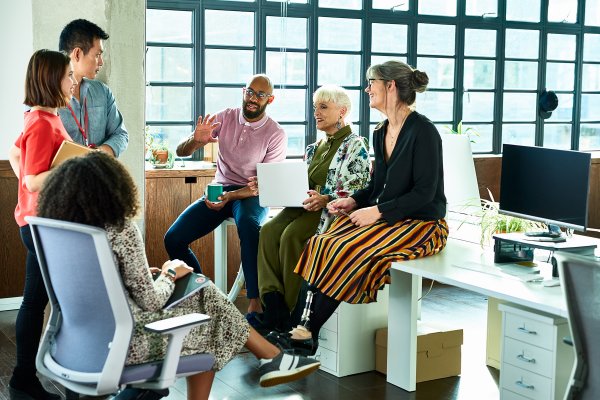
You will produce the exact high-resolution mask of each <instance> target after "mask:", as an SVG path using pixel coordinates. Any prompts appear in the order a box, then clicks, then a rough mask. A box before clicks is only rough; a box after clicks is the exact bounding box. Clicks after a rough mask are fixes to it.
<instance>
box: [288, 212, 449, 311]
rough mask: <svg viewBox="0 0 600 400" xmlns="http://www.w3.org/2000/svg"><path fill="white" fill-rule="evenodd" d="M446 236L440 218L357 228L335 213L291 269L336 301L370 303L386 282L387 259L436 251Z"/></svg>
mask: <svg viewBox="0 0 600 400" xmlns="http://www.w3.org/2000/svg"><path fill="white" fill-rule="evenodd" d="M447 237H448V226H447V225H446V221H445V220H443V219H440V220H437V221H421V220H415V219H407V220H403V221H400V222H397V223H396V224H394V225H388V223H387V222H385V221H378V222H376V223H375V224H372V225H368V226H364V227H357V226H356V225H354V224H353V223H352V222H351V221H350V219H349V218H347V217H339V218H336V220H335V221H334V222H333V224H332V225H331V227H330V228H329V229H328V230H327V232H325V233H323V234H321V235H316V236H313V237H312V238H311V239H310V240H309V241H308V243H307V244H306V247H305V248H304V252H303V253H302V256H301V257H300V261H298V264H297V265H296V268H295V270H294V272H296V273H297V274H300V275H302V277H303V278H304V279H305V280H306V281H308V282H309V283H311V284H312V285H314V286H316V287H317V288H318V289H319V291H320V292H322V293H323V294H325V295H326V296H329V297H332V298H334V299H336V300H338V301H345V302H347V303H352V304H358V303H371V302H374V301H377V292H378V290H379V289H381V288H383V286H384V285H385V284H386V283H390V274H389V268H390V265H391V262H393V261H404V260H413V259H415V258H419V257H426V256H430V255H433V254H437V253H439V252H440V251H441V250H442V249H443V248H444V246H445V245H446V239H447Z"/></svg>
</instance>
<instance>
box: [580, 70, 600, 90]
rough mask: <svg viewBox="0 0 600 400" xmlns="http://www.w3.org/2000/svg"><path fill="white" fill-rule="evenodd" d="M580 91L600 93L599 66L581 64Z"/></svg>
mask: <svg viewBox="0 0 600 400" xmlns="http://www.w3.org/2000/svg"><path fill="white" fill-rule="evenodd" d="M582 75H583V76H582V79H581V85H582V87H581V89H582V90H585V91H600V65H599V64H583V74H582Z"/></svg>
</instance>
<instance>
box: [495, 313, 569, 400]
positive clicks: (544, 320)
mask: <svg viewBox="0 0 600 400" xmlns="http://www.w3.org/2000/svg"><path fill="white" fill-rule="evenodd" d="M498 308H499V309H500V311H501V312H502V361H501V368H500V392H501V398H502V399H540V400H547V399H562V398H563V396H564V393H565V390H566V387H567V383H568V380H569V376H570V373H571V369H572V367H573V360H574V351H573V348H572V347H571V346H569V345H566V344H564V343H563V337H565V336H569V326H568V322H567V320H566V319H564V318H560V317H555V316H551V315H548V314H543V313H539V312H532V311H529V310H526V309H524V308H520V307H516V306H513V305H507V304H500V305H499V306H498Z"/></svg>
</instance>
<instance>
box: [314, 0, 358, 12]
mask: <svg viewBox="0 0 600 400" xmlns="http://www.w3.org/2000/svg"><path fill="white" fill-rule="evenodd" d="M319 7H322V8H342V9H344V10H362V0H319Z"/></svg>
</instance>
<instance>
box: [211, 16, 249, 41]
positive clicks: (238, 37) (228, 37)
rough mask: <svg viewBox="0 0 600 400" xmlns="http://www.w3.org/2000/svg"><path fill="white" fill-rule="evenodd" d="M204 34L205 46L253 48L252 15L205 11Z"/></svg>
mask: <svg viewBox="0 0 600 400" xmlns="http://www.w3.org/2000/svg"><path fill="white" fill-rule="evenodd" d="M204 34H205V35H206V39H205V42H206V44H222V45H230V46H253V45H254V13H251V12H240V11H221V10H206V13H205V21H204Z"/></svg>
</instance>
